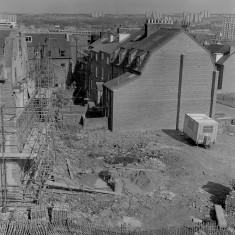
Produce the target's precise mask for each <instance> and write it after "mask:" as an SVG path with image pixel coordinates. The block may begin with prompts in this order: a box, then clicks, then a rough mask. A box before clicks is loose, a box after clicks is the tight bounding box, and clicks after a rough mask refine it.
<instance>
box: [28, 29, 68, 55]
mask: <svg viewBox="0 0 235 235" xmlns="http://www.w3.org/2000/svg"><path fill="white" fill-rule="evenodd" d="M25 36H31V37H32V42H27V45H28V47H34V48H38V47H39V46H40V47H42V46H43V45H47V46H48V47H50V48H51V51H52V55H51V56H52V58H71V48H70V43H69V41H67V40H66V34H36V33H26V34H25ZM49 41H50V43H49ZM61 51H64V52H65V53H64V56H61V55H60V52H61Z"/></svg>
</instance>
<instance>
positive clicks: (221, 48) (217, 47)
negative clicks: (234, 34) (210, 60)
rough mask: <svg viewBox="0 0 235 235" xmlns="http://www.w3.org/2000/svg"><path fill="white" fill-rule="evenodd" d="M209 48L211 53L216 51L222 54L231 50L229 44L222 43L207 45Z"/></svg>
mask: <svg viewBox="0 0 235 235" xmlns="http://www.w3.org/2000/svg"><path fill="white" fill-rule="evenodd" d="M206 48H207V50H209V51H210V52H211V54H214V53H222V54H224V55H225V54H228V53H229V52H230V46H229V45H221V44H211V45H209V46H207V47H206Z"/></svg>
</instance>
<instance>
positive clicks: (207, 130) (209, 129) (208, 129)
mask: <svg viewBox="0 0 235 235" xmlns="http://www.w3.org/2000/svg"><path fill="white" fill-rule="evenodd" d="M212 132H213V126H204V127H203V133H212Z"/></svg>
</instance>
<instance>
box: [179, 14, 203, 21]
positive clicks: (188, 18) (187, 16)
mask: <svg viewBox="0 0 235 235" xmlns="http://www.w3.org/2000/svg"><path fill="white" fill-rule="evenodd" d="M201 21H202V14H201V13H190V12H183V22H187V23H192V22H194V23H197V22H201Z"/></svg>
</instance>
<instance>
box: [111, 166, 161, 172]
mask: <svg viewBox="0 0 235 235" xmlns="http://www.w3.org/2000/svg"><path fill="white" fill-rule="evenodd" d="M115 168H118V169H124V170H130V171H149V172H158V171H157V170H152V169H144V168H132V167H123V166H115Z"/></svg>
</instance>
